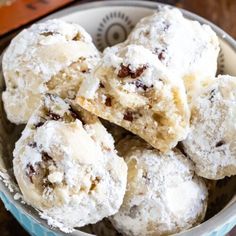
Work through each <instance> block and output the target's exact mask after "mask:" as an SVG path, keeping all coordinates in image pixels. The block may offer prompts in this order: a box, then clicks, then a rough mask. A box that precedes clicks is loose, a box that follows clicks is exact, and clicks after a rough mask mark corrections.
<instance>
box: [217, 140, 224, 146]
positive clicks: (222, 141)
mask: <svg viewBox="0 0 236 236" xmlns="http://www.w3.org/2000/svg"><path fill="white" fill-rule="evenodd" d="M224 144H225V141H224V140H220V141H219V142H217V143H216V147H220V146H223V145H224Z"/></svg>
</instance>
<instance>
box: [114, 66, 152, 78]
mask: <svg viewBox="0 0 236 236" xmlns="http://www.w3.org/2000/svg"><path fill="white" fill-rule="evenodd" d="M120 67H121V69H120V70H119V71H118V77H119V78H125V77H128V76H130V77H131V78H132V79H136V78H137V77H139V76H140V75H141V74H142V73H143V72H144V70H146V69H147V66H146V65H143V66H141V67H139V68H137V69H136V70H135V71H132V70H131V69H130V65H128V66H124V65H123V64H121V66H120Z"/></svg>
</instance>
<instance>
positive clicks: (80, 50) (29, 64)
mask: <svg viewBox="0 0 236 236" xmlns="http://www.w3.org/2000/svg"><path fill="white" fill-rule="evenodd" d="M99 57H100V55H99V52H98V51H97V49H96V48H95V46H94V45H93V43H92V39H91V37H90V35H89V34H88V33H87V32H86V31H85V30H84V29H83V28H82V27H81V26H79V25H76V24H72V23H67V22H64V21H62V20H49V21H46V22H44V23H39V24H35V25H33V26H31V27H30V28H28V29H25V30H23V31H22V32H21V33H19V34H18V35H17V36H16V37H15V38H14V39H13V40H12V42H11V44H10V45H9V47H8V48H7V50H6V52H5V54H4V56H3V61H2V68H3V74H4V78H5V82H6V91H5V92H4V93H3V102H4V107H5V110H6V113H7V117H8V119H9V120H10V121H11V122H13V123H16V124H20V123H27V121H28V119H29V117H30V116H31V114H32V113H33V111H34V110H35V108H36V107H37V106H38V103H39V101H40V99H41V95H40V94H41V93H45V92H48V91H49V92H50V93H55V94H58V95H60V96H61V97H63V98H74V96H75V94H76V92H77V90H78V87H79V85H80V82H81V80H82V79H83V78H85V77H86V76H87V75H88V74H89V73H90V71H91V69H92V68H93V67H94V66H95V64H96V63H97V61H98V60H99Z"/></svg>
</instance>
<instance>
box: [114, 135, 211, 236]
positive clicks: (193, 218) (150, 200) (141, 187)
mask: <svg viewBox="0 0 236 236" xmlns="http://www.w3.org/2000/svg"><path fill="white" fill-rule="evenodd" d="M127 146H128V147H129V149H127V148H125V147H127ZM118 151H119V152H120V153H121V154H122V155H123V156H124V157H125V160H126V162H127V165H128V185H127V192H126V195H125V198H124V202H123V205H122V206H121V208H120V211H119V212H118V213H117V214H115V215H114V216H112V217H111V220H112V222H113V225H114V226H115V227H116V228H117V230H118V231H120V232H121V233H123V234H125V235H134V236H136V235H137V236H138V235H142V236H144V235H151V234H154V233H155V234H156V235H167V234H168V235H169V234H173V233H177V232H180V231H181V230H183V229H187V228H189V227H191V226H192V225H195V224H196V223H200V222H201V220H202V219H203V217H204V214H205V211H206V205H207V189H206V186H205V184H204V182H203V181H202V180H201V179H200V178H198V177H194V171H193V170H194V166H193V165H192V163H191V161H190V160H188V159H187V158H186V157H184V156H183V155H182V154H181V153H180V152H179V151H178V150H173V151H170V152H168V153H166V154H163V155H162V154H160V153H159V152H158V151H157V150H155V149H153V148H152V147H150V146H149V145H148V144H146V143H145V142H144V141H141V140H139V139H138V138H136V137H133V138H132V137H127V138H125V139H123V140H121V141H120V142H119V144H118Z"/></svg>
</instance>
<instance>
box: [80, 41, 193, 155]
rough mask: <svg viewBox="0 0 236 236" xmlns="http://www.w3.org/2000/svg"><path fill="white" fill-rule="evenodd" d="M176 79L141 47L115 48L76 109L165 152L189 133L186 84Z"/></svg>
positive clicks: (85, 84)
mask: <svg viewBox="0 0 236 236" xmlns="http://www.w3.org/2000/svg"><path fill="white" fill-rule="evenodd" d="M173 77H174V75H172V74H170V73H169V72H168V71H167V69H166V67H165V66H164V65H162V63H161V62H160V61H159V59H158V58H157V57H156V56H155V55H154V54H153V53H152V52H151V51H149V50H148V49H145V48H144V47H143V46H138V45H129V46H124V47H122V46H121V45H118V46H114V47H112V48H108V49H106V50H105V52H104V55H103V57H102V59H101V61H100V63H99V64H98V66H97V68H96V69H95V71H94V73H93V74H91V76H90V77H89V78H87V79H86V80H84V81H83V83H82V85H81V87H80V89H79V92H78V94H77V98H76V103H77V104H79V105H80V106H82V107H83V108H85V109H86V110H88V111H90V112H92V113H94V114H96V115H97V116H99V117H102V118H104V119H106V120H108V121H110V122H113V123H115V124H117V125H120V126H122V127H124V128H125V129H127V130H129V131H131V132H133V133H134V134H137V135H138V136H140V137H142V138H143V139H145V140H146V141H147V142H148V143H150V144H151V145H152V146H153V147H155V148H157V149H159V150H160V151H162V152H165V151H168V150H170V149H171V148H173V147H174V146H175V145H176V144H177V142H178V141H180V140H183V139H184V138H185V137H186V135H187V133H188V129H189V113H190V112H189V107H188V105H187V97H186V92H185V88H184V85H183V81H182V80H181V79H180V78H178V77H177V76H176V78H173Z"/></svg>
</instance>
